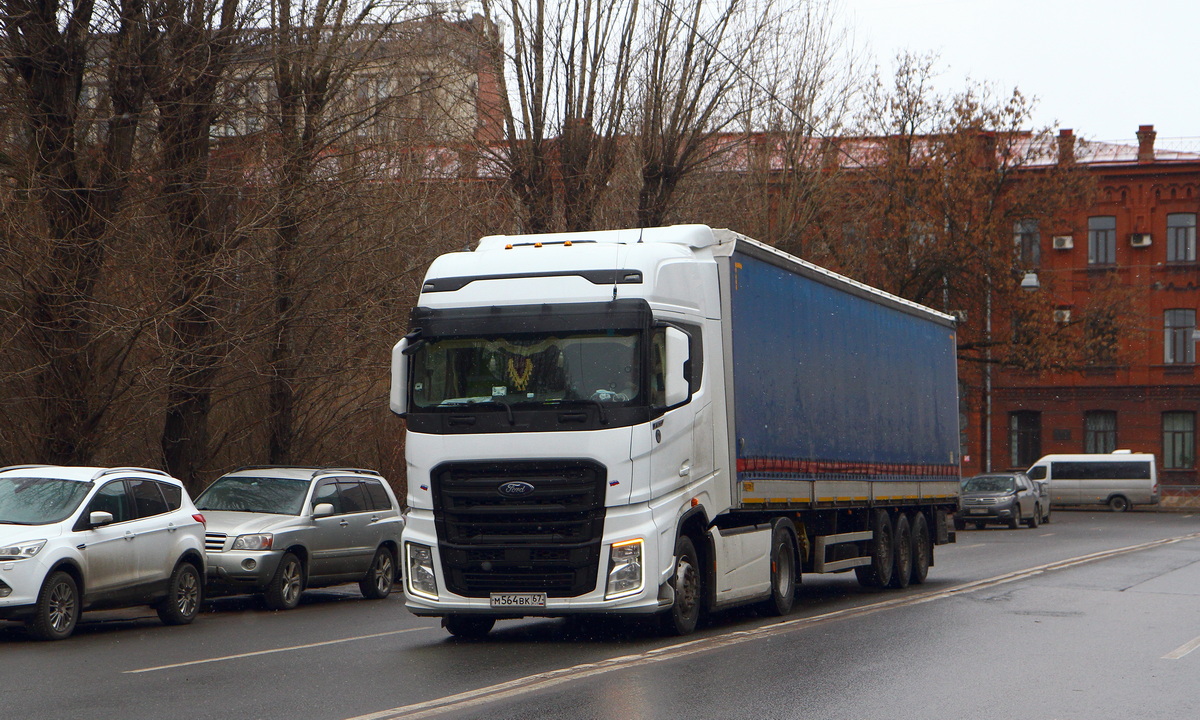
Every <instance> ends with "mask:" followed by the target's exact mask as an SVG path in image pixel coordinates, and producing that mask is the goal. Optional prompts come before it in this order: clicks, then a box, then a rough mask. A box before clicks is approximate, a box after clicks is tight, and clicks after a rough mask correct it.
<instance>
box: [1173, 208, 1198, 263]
mask: <svg viewBox="0 0 1200 720" xmlns="http://www.w3.org/2000/svg"><path fill="white" fill-rule="evenodd" d="M1167 262H1196V213H1171V214H1169V215H1167Z"/></svg>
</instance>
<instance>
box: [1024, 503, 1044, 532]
mask: <svg viewBox="0 0 1200 720" xmlns="http://www.w3.org/2000/svg"><path fill="white" fill-rule="evenodd" d="M1041 521H1042V506H1041V505H1034V506H1033V517H1031V518H1029V520H1028V521H1026V523H1025V524H1026V525H1028V526H1029V529H1030V530H1036V529H1037V526H1038V525H1040V524H1041Z"/></svg>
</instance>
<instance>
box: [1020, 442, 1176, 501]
mask: <svg viewBox="0 0 1200 720" xmlns="http://www.w3.org/2000/svg"><path fill="white" fill-rule="evenodd" d="M1027 474H1028V475H1029V477H1030V478H1032V479H1033V480H1042V481H1045V482H1047V483H1049V485H1050V503H1051V505H1053V506H1054V507H1064V506H1070V505H1107V506H1108V507H1109V509H1110V510H1112V511H1113V512H1124V511H1125V510H1128V509H1129V508H1131V507H1133V506H1134V505H1156V504H1158V500H1159V489H1158V472H1157V470H1156V468H1155V464H1154V455H1153V454H1152V453H1132V452H1129V451H1128V450H1117V451H1116V452H1114V453H1111V454H1107V455H1098V454H1087V455H1046V456H1045V457H1043V458H1042V459H1040V460H1038V461H1037V462H1036V463H1034V464H1033V466H1032V467H1030V468H1029V471H1028V473H1027Z"/></svg>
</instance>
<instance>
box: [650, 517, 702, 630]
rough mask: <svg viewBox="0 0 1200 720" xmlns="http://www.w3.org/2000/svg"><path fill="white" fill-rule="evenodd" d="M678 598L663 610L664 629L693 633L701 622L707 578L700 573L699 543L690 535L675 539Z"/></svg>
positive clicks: (674, 579)
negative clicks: (705, 580)
mask: <svg viewBox="0 0 1200 720" xmlns="http://www.w3.org/2000/svg"><path fill="white" fill-rule="evenodd" d="M671 586H672V587H674V588H675V602H674V603H672V605H671V609H670V610H667V611H666V612H664V613H663V614H662V617H661V620H660V622H661V623H662V630H663V633H665V634H667V635H689V634H691V633H692V632H694V631H695V630H696V625H697V623H699V622H700V606H701V604H702V603H703V601H704V578H703V577H701V575H700V562H699V556H698V555H697V554H696V546H695V544H693V543H692V539H691V538H689V537H688V536H687V535H680V536H679V539H678V540H676V541H675V572H674V573H673V574H672V575H671Z"/></svg>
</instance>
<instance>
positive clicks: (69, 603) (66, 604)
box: [28, 570, 82, 640]
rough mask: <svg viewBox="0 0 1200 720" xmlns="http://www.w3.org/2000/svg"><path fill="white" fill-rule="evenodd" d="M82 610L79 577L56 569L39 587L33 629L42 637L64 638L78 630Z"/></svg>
mask: <svg viewBox="0 0 1200 720" xmlns="http://www.w3.org/2000/svg"><path fill="white" fill-rule="evenodd" d="M81 610H82V599H81V598H80V597H79V586H78V585H77V584H76V583H75V578H73V577H71V576H70V574H68V573H65V572H63V571H62V570H56V571H54V572H52V573H50V575H49V576H48V577H47V578H46V580H45V581H44V582H42V589H41V590H39V591H38V596H37V604H36V605H34V614H33V617H32V618H30V620H29V625H28V629H29V632H30V633H31V634H32V635H33V636H34V637H35V638H37V639H38V640H64V639H66V638H68V637H70V636H71V633H73V632H75V625H76V623H78V622H79V613H80V611H81Z"/></svg>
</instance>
